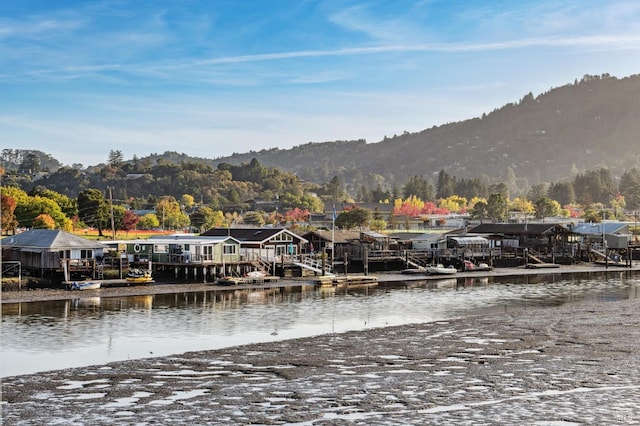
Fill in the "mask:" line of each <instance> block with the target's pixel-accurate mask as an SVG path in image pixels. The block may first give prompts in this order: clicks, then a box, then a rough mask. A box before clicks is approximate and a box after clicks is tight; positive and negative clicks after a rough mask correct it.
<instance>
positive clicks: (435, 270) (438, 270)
mask: <svg viewBox="0 0 640 426" xmlns="http://www.w3.org/2000/svg"><path fill="white" fill-rule="evenodd" d="M457 272H458V271H457V270H456V268H455V266H453V265H449V266H444V265H443V264H442V263H438V264H437V265H432V266H427V273H429V274H431V275H454V274H455V273H457Z"/></svg>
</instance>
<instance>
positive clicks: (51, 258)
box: [0, 229, 105, 281]
mask: <svg viewBox="0 0 640 426" xmlns="http://www.w3.org/2000/svg"><path fill="white" fill-rule="evenodd" d="M0 245H2V262H3V263H5V262H20V265H21V268H22V271H24V273H25V274H29V275H32V276H35V277H40V278H48V279H51V280H52V281H62V280H63V279H69V278H73V277H74V276H81V275H84V276H91V277H95V276H96V274H97V265H98V262H97V259H102V257H103V256H104V249H105V246H104V245H102V243H100V242H97V241H91V240H88V239H86V238H82V237H78V236H76V235H73V234H70V233H68V232H65V231H60V230H51V229H33V230H30V231H26V232H22V233H20V234H16V235H12V236H8V237H5V238H3V239H2V240H0Z"/></svg>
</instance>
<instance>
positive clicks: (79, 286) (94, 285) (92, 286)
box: [69, 281, 100, 290]
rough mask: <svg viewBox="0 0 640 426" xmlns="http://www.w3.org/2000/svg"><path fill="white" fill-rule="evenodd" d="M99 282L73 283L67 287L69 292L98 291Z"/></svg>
mask: <svg viewBox="0 0 640 426" xmlns="http://www.w3.org/2000/svg"><path fill="white" fill-rule="evenodd" d="M99 288H100V281H74V282H73V283H71V285H70V286H69V290H98V289H99Z"/></svg>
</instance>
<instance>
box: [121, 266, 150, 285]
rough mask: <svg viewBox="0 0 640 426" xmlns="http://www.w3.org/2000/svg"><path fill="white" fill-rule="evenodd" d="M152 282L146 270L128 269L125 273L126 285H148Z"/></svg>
mask: <svg viewBox="0 0 640 426" xmlns="http://www.w3.org/2000/svg"><path fill="white" fill-rule="evenodd" d="M152 282H153V277H152V276H151V271H149V270H147V269H138V268H136V269H130V270H129V272H127V283H129V284H149V283H152Z"/></svg>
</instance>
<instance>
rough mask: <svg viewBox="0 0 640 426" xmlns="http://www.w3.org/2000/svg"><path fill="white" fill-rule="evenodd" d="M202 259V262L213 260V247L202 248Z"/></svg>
mask: <svg viewBox="0 0 640 426" xmlns="http://www.w3.org/2000/svg"><path fill="white" fill-rule="evenodd" d="M202 258H203V259H204V260H213V246H204V247H202Z"/></svg>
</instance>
